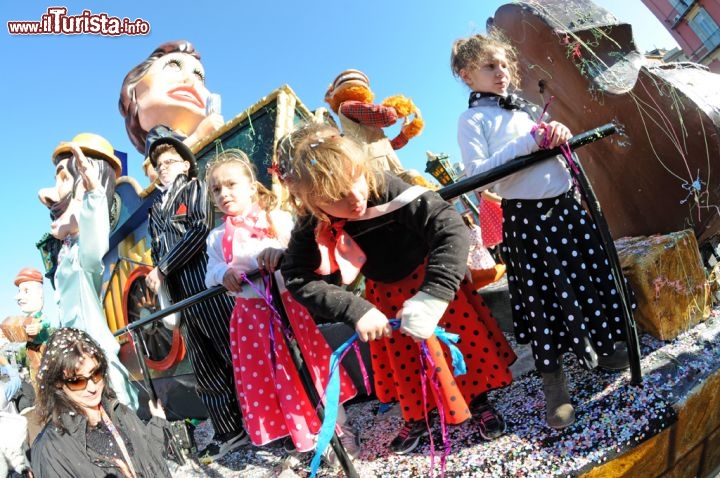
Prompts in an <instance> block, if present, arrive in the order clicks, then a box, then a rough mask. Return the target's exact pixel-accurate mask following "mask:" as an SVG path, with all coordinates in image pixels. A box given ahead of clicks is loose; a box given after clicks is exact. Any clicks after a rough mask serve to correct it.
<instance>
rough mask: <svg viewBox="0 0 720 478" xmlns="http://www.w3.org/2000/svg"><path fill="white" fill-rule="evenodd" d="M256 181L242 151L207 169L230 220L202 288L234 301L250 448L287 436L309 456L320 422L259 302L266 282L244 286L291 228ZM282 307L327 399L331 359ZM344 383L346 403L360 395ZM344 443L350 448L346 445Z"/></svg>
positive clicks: (310, 328)
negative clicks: (220, 288) (218, 288)
mask: <svg viewBox="0 0 720 478" xmlns="http://www.w3.org/2000/svg"><path fill="white" fill-rule="evenodd" d="M255 177H256V176H255V172H254V169H253V166H252V163H251V162H250V160H249V159H248V157H247V155H246V154H245V153H244V152H242V151H240V150H238V149H229V150H226V151H223V152H222V153H220V154H219V155H218V156H217V157H216V158H215V159H214V160H213V161H212V162H211V163H210V164H209V165H208V167H207V171H206V179H207V184H208V189H209V190H210V193H211V196H212V198H213V200H214V202H215V204H216V206H217V207H218V209H220V211H221V212H223V213H224V214H225V219H224V224H222V225H220V226H219V227H217V228H215V229H213V230H212V231H210V234H209V235H208V238H207V252H208V267H207V274H206V277H205V282H206V285H207V286H208V287H212V286H215V285H218V284H222V285H224V286H225V287H226V288H227V289H228V291H230V292H231V293H232V294H233V295H235V298H236V299H235V308H234V309H233V313H232V317H231V318H230V320H231V323H230V345H231V348H232V359H233V366H234V370H235V384H236V388H237V392H238V400H239V402H240V406H241V408H242V412H243V420H244V423H245V428H246V430H247V432H248V434H249V435H250V439H251V440H252V442H253V444H255V445H265V444H266V443H269V442H271V441H273V440H277V439H279V438H282V437H286V436H290V437H291V440H292V444H293V445H294V447H295V449H296V450H297V451H301V452H305V451H311V450H313V449H314V448H315V438H316V435H317V433H318V431H319V429H320V425H321V421H320V420H319V419H318V416H317V414H316V412H315V408H314V406H313V403H312V402H311V401H310V399H309V398H308V396H307V394H306V392H305V389H304V388H303V385H302V382H301V381H300V377H299V375H298V372H297V370H296V368H295V365H294V362H293V361H292V358H291V355H290V353H289V351H288V348H287V346H286V343H285V341H284V338H283V336H284V332H283V327H281V325H280V322H279V317H277V316H276V315H274V313H273V310H272V308H271V307H270V305H269V304H268V303H267V301H266V300H265V298H263V297H261V296H260V294H259V292H264V287H263V285H262V282H261V281H260V280H258V281H257V283H256V284H255V287H250V286H249V285H248V284H247V282H246V281H245V280H244V279H243V274H244V273H247V272H250V271H253V270H255V269H258V268H260V269H261V270H262V271H265V272H268V273H272V272H273V271H274V270H275V269H276V268H277V266H278V263H279V262H280V260H281V258H282V254H283V249H284V247H285V245H286V244H287V241H288V238H289V236H290V231H291V229H292V226H293V220H292V217H291V215H290V214H289V213H288V212H287V211H282V210H280V209H277V208H276V207H275V206H276V203H277V199H276V197H275V196H274V195H273V194H272V192H270V191H269V190H268V189H267V188H265V187H264V186H263V185H262V184H261V183H259V182H258V181H257V180H256V179H255ZM275 278H276V279H277V275H276V276H275ZM283 303H284V304H283V305H284V307H285V310H286V312H287V316H288V319H289V322H290V325H291V328H292V334H293V335H294V337H295V339H296V340H297V343H298V346H299V347H300V350H301V352H302V354H303V358H304V360H305V363H306V365H307V366H308V368H309V370H310V373H311V375H312V377H313V379H314V381H315V386H316V388H317V390H318V392H319V393H320V395H321V396H322V394H323V393H322V391H323V390H324V389H325V387H326V385H327V378H328V375H329V370H328V364H329V361H330V354H331V352H332V351H331V350H330V347H329V346H328V345H327V342H326V341H325V338H324V337H323V335H322V334H321V333H320V331H319V330H318V328H317V325H316V324H315V322H314V321H313V320H312V318H311V317H310V315H309V314H308V312H307V310H305V308H304V307H302V306H300V305H299V304H298V303H297V302H295V301H293V300H292V298H291V297H290V296H289V294H287V292H285V297H283ZM341 381H342V388H341V401H342V402H344V401H346V400H349V399H350V398H352V397H353V396H354V395H355V394H356V389H355V386H354V385H353V383H352V381H351V380H350V378H349V376H348V375H347V373H346V372H345V371H344V370H341ZM341 408H342V407H341ZM341 426H342V425H341ZM343 430H347V435H348V436H351V437H353V438H354V434H352V433H351V432H350V430H348V429H340V430H338V431H339V432H340V433H339V434H340V435H342V434H343ZM341 438H342V437H341ZM343 443H344V444H346V448H347V443H348V441H347V440H343ZM355 451H357V450H355ZM348 452H350V453H351V454H352V453H353V450H348Z"/></svg>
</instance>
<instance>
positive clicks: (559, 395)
mask: <svg viewBox="0 0 720 478" xmlns="http://www.w3.org/2000/svg"><path fill="white" fill-rule="evenodd" d="M451 65H452V71H453V73H454V74H455V75H456V76H458V77H460V78H461V79H462V80H463V81H464V82H465V83H466V84H467V85H468V87H469V88H470V90H471V91H472V93H471V94H470V104H469V106H470V107H469V109H468V110H466V111H464V112H463V113H462V114H461V115H460V119H459V121H458V142H459V145H460V150H461V152H462V156H463V162H464V163H465V171H466V172H467V174H468V175H474V174H478V173H481V172H484V171H487V170H489V169H492V168H494V167H496V166H498V165H500V164H503V163H505V162H508V161H510V160H512V159H513V158H515V157H517V156H520V155H525V154H529V153H532V152H534V151H537V150H539V149H541V148H554V147H557V146H560V145H562V144H564V143H566V142H567V141H568V139H570V137H571V134H570V130H569V129H568V128H567V127H566V126H564V125H563V124H561V123H558V122H555V121H551V122H549V123H545V122H542V121H540V122H536V118H534V117H533V114H534V113H535V112H536V111H537V112H538V113H539V109H538V108H537V107H533V105H530V104H529V103H527V102H525V101H524V100H522V99H519V98H517V97H516V96H514V95H508V88H509V87H510V86H511V85H517V84H519V78H518V68H517V59H516V55H515V51H514V49H513V48H512V46H511V45H510V44H508V43H507V42H504V41H503V40H502V39H501V38H499V37H496V36H494V35H493V36H483V35H473V36H471V37H469V38H464V39H460V40H457V41H455V43H454V44H453V48H452V55H451ZM492 189H493V191H494V192H495V193H497V194H499V195H500V196H501V197H502V198H503V200H502V209H503V243H502V246H501V250H502V257H503V259H505V261H506V265H507V274H508V287H509V290H510V299H511V306H512V313H513V322H514V328H515V336H516V337H517V341H518V343H520V344H527V343H530V344H531V346H532V350H533V355H534V359H535V367H536V368H537V370H538V371H539V372H540V373H541V374H542V378H543V387H544V391H545V399H546V402H547V403H546V409H547V417H546V419H547V424H548V425H549V426H550V427H552V428H564V427H566V426H568V425H570V424H571V423H573V421H574V420H575V411H574V408H573V406H572V403H571V401H570V396H569V393H568V390H567V385H566V380H565V375H564V373H563V370H562V355H563V354H564V353H566V352H572V353H574V354H575V355H576V356H577V358H578V359H579V360H580V363H581V364H582V365H583V366H585V367H586V368H594V367H596V366H597V365H598V363H599V364H600V365H601V366H605V367H607V368H610V369H622V368H626V367H627V366H628V359H627V348H626V347H625V346H624V344H618V347H617V348H616V342H618V341H622V340H625V333H624V328H623V322H622V314H621V304H620V298H619V297H620V294H619V293H618V291H616V290H615V286H614V284H613V280H612V275H611V270H610V265H609V261H608V259H607V254H606V252H605V250H604V248H603V246H602V242H601V241H600V238H599V234H598V232H597V229H596V227H595V225H594V224H593V222H592V220H591V219H590V217H589V216H588V214H587V213H586V211H585V210H584V209H583V208H582V206H581V205H580V204H579V203H578V201H576V200H575V198H574V194H573V193H574V191H573V188H572V180H571V176H570V173H569V172H568V170H567V168H566V166H565V163H564V161H563V160H562V158H561V157H555V158H552V159H548V160H547V161H543V162H541V163H538V164H535V165H533V166H531V167H529V168H526V169H524V170H522V171H519V172H517V173H515V174H513V175H511V176H508V177H506V178H503V179H501V180H499V181H497V182H496V183H494V185H493V186H492Z"/></svg>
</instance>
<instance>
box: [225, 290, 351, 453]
mask: <svg viewBox="0 0 720 478" xmlns="http://www.w3.org/2000/svg"><path fill="white" fill-rule="evenodd" d="M282 299H283V303H284V305H285V310H286V312H287V315H288V318H289V321H290V324H291V326H292V331H293V334H294V336H295V338H296V340H297V344H298V346H299V348H300V351H301V352H302V355H303V359H304V361H305V364H306V365H307V367H308V369H309V371H310V374H311V375H312V378H313V381H314V385H315V388H316V389H317V390H318V394H319V395H320V397H323V396H324V390H325V387H326V384H327V379H328V366H329V364H330V355H331V353H332V350H331V349H330V347H329V346H328V344H327V342H326V341H325V337H324V336H323V335H322V333H321V332H320V331H319V330H318V328H317V325H315V322H314V321H313V320H312V318H311V317H310V314H309V313H308V312H307V310H306V309H305V308H304V307H302V306H301V305H300V304H298V303H297V302H296V301H295V300H293V299H292V298H291V297H290V296H289V294H288V293H287V292H285V293H284V294H283V298H282ZM271 317H272V315H271V310H270V308H269V307H268V305H267V304H266V303H265V301H264V300H263V299H260V298H257V299H256V298H251V299H248V298H242V297H238V298H237V299H236V303H235V308H234V310H233V314H232V319H231V324H230V345H231V347H232V359H233V368H234V373H235V386H236V389H237V393H238V401H239V402H240V407H241V409H242V412H243V420H244V422H245V429H246V431H247V432H248V434H249V435H250V439H251V440H252V442H253V444H255V445H258V446H260V445H265V444H267V443H269V442H271V441H274V440H277V439H278V438H283V437H286V436H288V435H289V436H290V437H291V438H292V440H293V443H294V444H295V447H296V448H297V450H298V451H310V450H313V449H314V448H315V436H316V435H317V433H318V431H319V429H320V425H321V421H320V420H319V419H318V416H317V414H316V412H315V407H314V406H313V403H312V402H311V400H310V399H309V398H308V396H307V393H306V392H305V388H304V387H303V384H302V382H301V380H300V377H299V375H298V372H297V369H296V367H295V364H294V362H293V361H292V357H291V355H290V353H289V351H288V347H287V345H286V342H285V340H284V339H283V333H282V330H281V328H280V326H279V325H278V324H277V322H276V321H274V320H272V319H271ZM270 327H272V334H273V336H274V340H273V339H271V334H270ZM273 341H274V346H273ZM340 380H341V392H340V401H341V403H342V402H345V401H347V400H349V399H351V398H352V397H353V396H355V394H356V393H357V390H356V389H355V386H354V385H353V382H352V380H351V379H350V377H349V375H348V374H347V372H346V371H345V370H344V369H342V368H341V369H340Z"/></svg>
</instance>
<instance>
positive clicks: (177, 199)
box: [148, 174, 243, 435]
mask: <svg viewBox="0 0 720 478" xmlns="http://www.w3.org/2000/svg"><path fill="white" fill-rule="evenodd" d="M209 212H210V209H209V203H208V200H207V190H206V186H205V183H204V182H202V181H201V180H199V179H196V178H193V179H190V180H188V177H187V176H186V175H184V174H181V175H179V176H178V177H177V178H176V179H175V182H174V183H173V184H172V186H171V187H170V188H169V189H167V190H166V191H164V193H163V195H162V196H160V197H158V198H157V199H156V201H155V202H154V203H153V206H152V208H151V209H150V219H149V225H148V228H149V230H150V234H151V236H152V258H153V261H154V262H155V264H156V265H157V267H158V268H159V269H160V272H162V273H163V274H164V275H165V283H166V284H167V290H168V292H169V294H170V299H171V300H172V302H178V301H180V300H182V299H185V298H187V297H190V296H192V295H195V294H197V293H198V292H202V291H203V290H205V270H206V268H207V256H206V254H205V238H206V237H207V235H208V231H209V227H208V218H209V217H210V214H209ZM232 309H233V301H232V299H231V297H229V296H227V295H225V294H221V295H219V296H215V297H213V298H211V299H207V300H205V301H204V302H201V303H199V304H196V305H193V306H191V307H188V308H187V309H185V310H184V311H183V312H182V316H183V319H182V322H181V325H180V330H181V332H182V334H183V337H184V339H185V343H186V346H187V350H188V353H189V356H190V362H191V363H192V366H193V370H194V371H195V376H196V378H197V383H198V386H197V392H198V395H199V396H200V399H201V400H202V401H203V403H204V404H205V406H206V407H207V409H208V413H209V414H210V418H211V420H212V423H213V427H214V428H215V433H216V435H218V434H224V433H229V432H237V431H240V430H242V429H243V427H242V415H241V412H240V406H239V405H238V401H237V396H236V394H235V382H234V375H233V368H232V358H231V356H230V331H229V323H230V322H229V321H230V315H231V314H232Z"/></svg>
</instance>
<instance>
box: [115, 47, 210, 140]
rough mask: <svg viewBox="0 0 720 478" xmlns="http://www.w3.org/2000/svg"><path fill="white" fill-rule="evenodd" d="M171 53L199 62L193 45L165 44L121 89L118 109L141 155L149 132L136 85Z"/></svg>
mask: <svg viewBox="0 0 720 478" xmlns="http://www.w3.org/2000/svg"><path fill="white" fill-rule="evenodd" d="M170 53H186V54H188V55H192V56H193V57H195V58H196V59H197V60H198V61H199V60H200V53H199V52H198V51H197V50H196V49H195V47H194V46H193V44H192V43H190V42H189V41H187V40H176V41H169V42H166V43H163V44H162V45H160V46H159V47H157V48H156V49H155V50H153V52H152V53H151V54H150V56H148V57H147V58H146V59H145V60H144V61H143V62H142V63H140V64H139V65H137V66H135V67H134V68H133V69H132V70H130V71H129V72H128V74H127V75H125V79H123V82H122V86H121V87H120V99H119V100H118V108H119V109H120V114H121V115H122V117H123V118H125V130H126V131H127V134H128V138H130V141H131V142H132V144H133V146H135V149H137V150H138V152H139V153H141V154H145V140H146V139H147V133H148V132H147V131H145V130H144V129H143V128H142V126H140V118H139V117H138V104H137V100H136V99H135V85H137V83H138V82H139V81H140V80H142V79H143V77H144V76H145V74H146V73H147V72H148V70H149V69H150V67H151V66H152V64H153V63H154V62H155V60H157V59H158V58H160V57H163V56H165V55H168V54H170Z"/></svg>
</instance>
